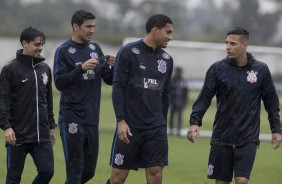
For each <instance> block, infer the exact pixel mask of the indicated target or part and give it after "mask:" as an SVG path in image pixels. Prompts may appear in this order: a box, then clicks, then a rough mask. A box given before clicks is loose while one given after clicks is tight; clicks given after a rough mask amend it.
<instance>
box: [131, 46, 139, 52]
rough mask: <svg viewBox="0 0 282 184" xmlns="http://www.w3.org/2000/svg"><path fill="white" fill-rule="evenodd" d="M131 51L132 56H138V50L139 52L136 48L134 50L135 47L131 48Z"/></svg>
mask: <svg viewBox="0 0 282 184" xmlns="http://www.w3.org/2000/svg"><path fill="white" fill-rule="evenodd" d="M131 51H132V52H133V53H134V54H140V50H139V49H138V48H136V47H133V48H132V49H131Z"/></svg>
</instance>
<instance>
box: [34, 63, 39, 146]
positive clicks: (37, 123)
mask: <svg viewBox="0 0 282 184" xmlns="http://www.w3.org/2000/svg"><path fill="white" fill-rule="evenodd" d="M35 66H36V65H33V58H32V68H33V73H34V77H35V89H36V129H37V141H38V143H40V139H39V137H40V136H39V107H38V103H39V102H38V80H37V75H36V71H35Z"/></svg>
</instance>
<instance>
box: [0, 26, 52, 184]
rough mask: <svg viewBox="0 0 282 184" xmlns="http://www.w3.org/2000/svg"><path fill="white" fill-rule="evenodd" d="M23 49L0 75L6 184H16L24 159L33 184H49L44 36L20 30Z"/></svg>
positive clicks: (49, 101) (49, 94) (49, 115)
mask: <svg viewBox="0 0 282 184" xmlns="http://www.w3.org/2000/svg"><path fill="white" fill-rule="evenodd" d="M20 41H21V44H22V47H23V49H22V50H18V51H17V57H16V59H14V60H12V61H11V62H10V63H9V64H7V65H6V66H5V67H4V68H3V69H2V71H1V78H0V86H1V88H0V127H1V129H3V130H4V131H5V141H6V147H7V169H8V174H7V179H6V183H20V181H21V174H22V171H23V168H24V163H25V158H26V155H27V154H28V153H29V154H30V155H31V156H32V158H33V160H34V163H35V165H36V167H37V171H38V175H37V176H36V178H35V179H34V181H33V183H46V184H47V183H49V181H50V180H51V178H52V176H53V173H54V157H53V148H52V144H54V143H55V121H54V115H53V97H52V80H51V79H52V75H51V70H50V68H49V66H48V65H47V64H46V63H45V62H44V60H45V59H44V58H42V57H41V55H40V53H41V51H42V47H43V44H44V43H45V36H44V34H43V33H42V32H41V31H38V30H37V29H35V28H32V27H29V28H26V29H25V30H23V32H22V34H21V37H20Z"/></svg>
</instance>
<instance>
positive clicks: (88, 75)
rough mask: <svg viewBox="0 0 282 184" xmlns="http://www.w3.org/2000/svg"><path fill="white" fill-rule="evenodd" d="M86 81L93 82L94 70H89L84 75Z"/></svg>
mask: <svg viewBox="0 0 282 184" xmlns="http://www.w3.org/2000/svg"><path fill="white" fill-rule="evenodd" d="M82 76H83V79H84V80H92V79H94V78H95V72H94V70H87V71H86V72H85V73H83V74H82Z"/></svg>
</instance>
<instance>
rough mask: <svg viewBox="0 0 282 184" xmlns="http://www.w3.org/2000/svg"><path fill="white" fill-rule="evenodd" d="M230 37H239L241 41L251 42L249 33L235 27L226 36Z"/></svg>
mask: <svg viewBox="0 0 282 184" xmlns="http://www.w3.org/2000/svg"><path fill="white" fill-rule="evenodd" d="M229 35H239V36H240V39H241V40H246V41H248V40H249V32H248V31H247V30H246V29H244V28H242V27H234V28H233V29H231V30H230V31H229V32H228V33H227V34H226V36H229Z"/></svg>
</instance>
